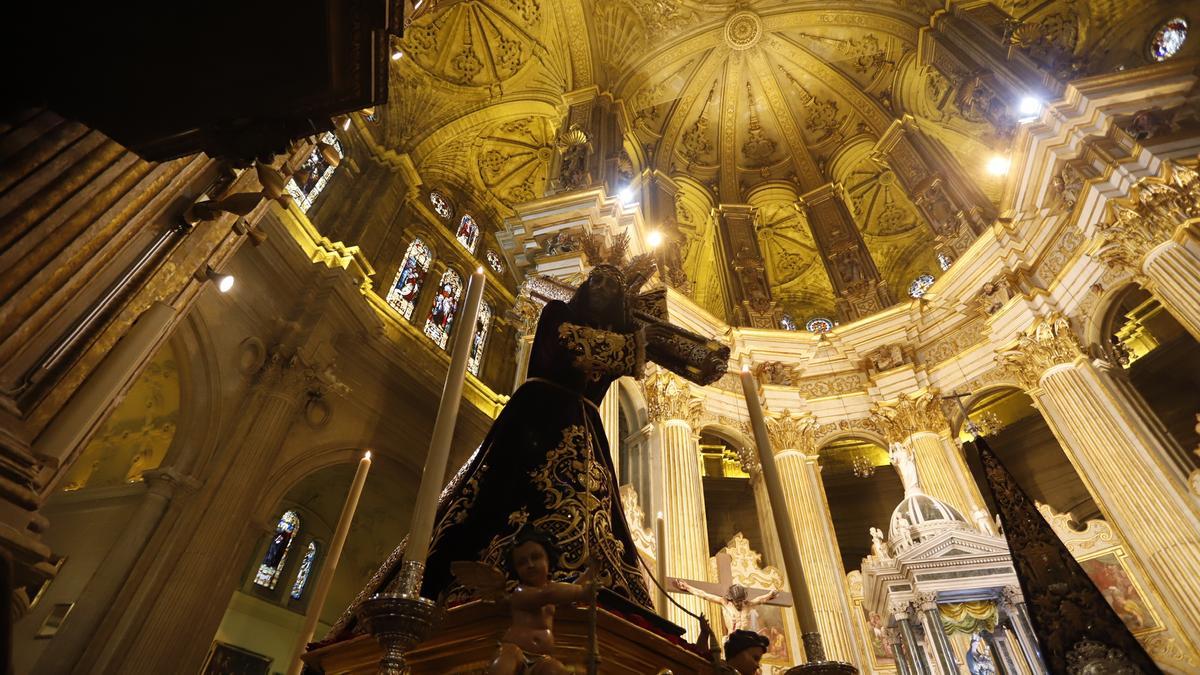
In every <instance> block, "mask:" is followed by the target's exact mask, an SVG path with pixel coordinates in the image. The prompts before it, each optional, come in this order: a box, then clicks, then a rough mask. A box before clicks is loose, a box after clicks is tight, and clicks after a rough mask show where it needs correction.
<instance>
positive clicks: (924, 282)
mask: <svg viewBox="0 0 1200 675" xmlns="http://www.w3.org/2000/svg"><path fill="white" fill-rule="evenodd" d="M932 285H933V275H932V274H922V275H921V276H919V277H917V278H916V279H913V282H912V283H911V284H909V285H908V294H909V295H910V296H912V297H914V298H922V297H925V292H926V291H928V290H929V287H930V286H932Z"/></svg>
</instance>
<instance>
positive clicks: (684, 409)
mask: <svg viewBox="0 0 1200 675" xmlns="http://www.w3.org/2000/svg"><path fill="white" fill-rule="evenodd" d="M642 386H643V388H644V390H645V393H646V406H647V409H648V412H649V415H650V420H651V422H653V424H654V426H655V432H656V434H657V435H658V442H659V447H660V449H661V455H660V456H661V457H662V466H663V500H662V504H663V514H664V516H665V520H666V542H660V543H659V546H660V547H662V549H661V550H662V551H664V552H665V554H666V560H667V575H668V576H671V577H674V578H676V579H693V580H697V581H701V580H707V579H708V527H707V520H705V515H704V484H703V481H702V479H701V473H700V438H699V436H697V435H696V434H694V433H693V432H692V423H691V420H692V417H693V416H692V401H691V388H690V387H689V386H688V384H687V383H686V382H684V381H683V380H682V379H681V378H679V377H678V376H676V375H674V374H672V373H670V372H667V371H665V370H658V371H656V372H655V373H654V374H652V375H650V376H648V377H646V379H645V380H643V381H642ZM664 544H665V546H664ZM663 583H664V584H665V583H666V582H665V580H663ZM672 599H673V600H674V601H675V602H678V603H679V604H680V605H683V606H684V607H687V608H688V609H689V610H691V611H692V612H694V613H697V614H700V613H703V614H705V615H707V616H708V617H710V618H712V617H713V609H712V608H711V607H709V605H708V603H707V602H705V601H704V600H701V599H700V598H697V597H694V596H691V595H685V594H682V593H674V594H672ZM667 618H668V619H669V620H671V621H672V622H674V623H676V624H678V625H680V626H683V627H684V628H685V629H686V631H687V633H686V635H687V637H688V639H690V640H695V639H696V636H697V635H698V634H699V630H700V625H699V624H698V623H697V622H696V620H695V619H693V618H691V617H690V616H688V615H687V614H685V613H684V612H682V611H681V610H680V609H679V608H678V607H676V606H674V605H673V604H670V603H668V608H667Z"/></svg>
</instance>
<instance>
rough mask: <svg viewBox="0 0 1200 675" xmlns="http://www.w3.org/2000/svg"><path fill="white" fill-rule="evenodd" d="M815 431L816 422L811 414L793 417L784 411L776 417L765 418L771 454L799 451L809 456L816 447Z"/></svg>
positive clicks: (789, 411)
mask: <svg viewBox="0 0 1200 675" xmlns="http://www.w3.org/2000/svg"><path fill="white" fill-rule="evenodd" d="M816 431H817V420H816V418H814V417H813V416H812V414H811V413H804V414H801V415H794V414H792V411H791V410H786V409H785V410H784V411H783V412H782V413H779V414H778V415H769V416H768V417H767V438H769V439H770V441H771V450H772V452H779V451H782V450H799V451H800V452H802V453H804V454H805V455H811V454H813V452H814V449H815V446H816Z"/></svg>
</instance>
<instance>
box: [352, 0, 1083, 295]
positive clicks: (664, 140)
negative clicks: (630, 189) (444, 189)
mask: <svg viewBox="0 0 1200 675" xmlns="http://www.w3.org/2000/svg"><path fill="white" fill-rule="evenodd" d="M932 11H933V7H932V4H930V5H929V6H926V5H925V4H923V2H922V1H921V0H906V1H904V2H885V1H884V0H878V1H876V0H867V1H863V2H853V3H850V2H844V3H842V2H839V3H825V4H816V3H807V2H801V3H797V2H786V1H784V0H749V1H747V0H737V1H736V2H723V1H716V2H702V1H701V0H567V1H565V2H555V3H551V2H547V1H546V0H445V1H443V2H437V3H430V5H429V6H428V7H427V8H426V9H425V10H424V11H421V12H419V13H418V14H417V15H416V16H415V17H414V18H413V22H412V24H411V26H409V28H408V29H406V32H405V37H404V38H403V40H401V41H399V42H398V43H397V45H398V47H399V49H400V50H401V51H402V52H403V57H402V58H399V59H398V60H396V61H394V62H393V64H392V73H391V78H392V83H393V97H392V102H391V103H389V104H388V106H387V109H386V110H385V113H384V115H382V119H381V120H380V122H379V123H378V125H377V126H376V127H375V128H374V129H371V130H370V132H371V134H372V135H373V136H374V138H375V141H376V142H377V143H378V144H379V146H380V147H381V148H384V149H385V150H384V151H385V152H387V151H392V152H398V153H407V154H408V155H409V156H410V157H411V159H412V161H413V164H414V165H415V167H416V169H417V171H418V173H419V174H420V175H421V176H422V177H424V178H425V179H426V180H434V181H444V182H447V183H452V184H454V185H456V186H458V187H459V188H461V189H463V190H466V191H470V192H472V193H475V194H476V195H477V201H479V202H480V203H481V204H483V205H485V207H486V209H487V210H490V211H492V214H491V215H492V217H493V218H492V219H493V220H495V221H500V220H503V219H504V218H505V217H508V216H510V215H512V214H513V213H515V211H514V209H513V207H514V206H516V205H517V204H520V203H521V202H523V201H528V200H530V199H535V198H539V197H541V196H542V195H544V194H546V191H547V189H548V187H549V184H550V181H552V180H553V174H554V172H555V170H556V169H555V166H556V162H557V157H558V155H557V150H556V138H557V137H558V135H559V134H560V133H561V132H562V130H563V128H564V126H565V125H566V123H567V117H568V116H567V113H568V111H570V110H572V109H573V108H572V106H574V105H575V104H574V103H573V101H578V100H582V99H581V98H580V97H581V96H584V94H582V93H581V92H586V91H589V90H594V91H595V92H597V96H599V97H600V98H603V100H605V101H609V102H611V106H612V108H613V109H615V110H619V113H618V117H619V118H620V122H619V127H620V128H619V133H620V135H621V140H622V142H623V143H624V148H625V153H624V156H623V157H621V158H618V159H620V160H621V161H624V162H625V163H626V164H629V165H630V166H628V167H627V170H626V171H624V172H623V173H622V176H625V178H624V179H623V180H626V181H628V180H633V179H632V178H631V177H633V176H637V175H639V174H641V173H642V172H647V171H649V172H653V173H654V174H656V175H661V176H665V177H668V178H669V180H670V181H672V182H673V184H674V185H675V186H676V188H673V189H677V190H678V192H677V193H676V194H675V197H674V199H675V201H676V205H675V219H674V221H673V222H670V223H656V225H657V226H660V227H663V228H666V229H667V230H669V231H668V232H667V235H668V237H669V239H671V240H673V241H677V242H679V249H680V259H681V260H682V261H683V264H682V266H683V271H684V272H685V273H686V275H687V284H686V290H687V292H688V293H689V294H690V295H691V296H692V298H693V299H694V300H696V302H697V303H699V304H700V305H702V306H704V307H707V308H709V309H710V311H712V312H713V313H714V314H718V315H723V314H724V313H725V311H726V310H727V308H728V307H729V306H731V304H732V303H731V301H730V298H727V297H726V295H728V294H729V293H730V291H729V289H727V288H724V287H723V285H724V282H722V281H721V280H720V279H719V278H718V276H719V275H717V274H714V270H715V269H717V268H716V267H715V265H714V263H716V262H718V261H717V260H716V257H715V256H716V250H717V249H718V248H719V247H720V241H721V235H720V232H721V230H720V228H721V227H723V226H722V225H721V220H720V218H719V217H717V216H716V215H715V211H714V210H715V209H717V208H718V207H719V205H721V204H749V205H752V206H754V207H755V209H756V211H755V214H756V215H755V222H754V227H755V231H756V233H757V236H758V240H759V247H760V251H761V256H762V258H763V261H764V263H765V273H766V277H767V282H768V284H769V286H770V291H771V296H772V299H773V300H774V301H775V302H776V303H777V305H778V307H779V309H780V310H781V311H786V312H788V313H791V314H792V315H793V316H795V317H808V316H815V315H822V316H830V315H835V314H837V311H836V310H837V307H836V304H835V300H836V299H837V298H838V297H839V295H838V292H837V291H835V288H834V282H832V281H831V279H830V278H829V275H830V273H831V272H830V269H829V266H828V265H827V264H826V262H825V261H823V260H822V255H821V253H820V246H818V243H817V241H816V239H814V233H813V231H812V230H813V223H810V222H809V221H808V218H809V214H808V213H806V211H805V207H804V200H803V196H804V195H806V194H809V193H812V192H814V191H817V190H819V189H822V188H823V186H826V185H829V184H831V183H832V184H835V185H836V186H837V187H836V189H837V191H838V194H839V195H841V196H840V197H839V198H840V199H842V200H843V201H844V203H845V206H846V208H847V210H848V212H849V215H850V218H851V219H852V220H853V224H854V225H855V227H856V228H857V229H858V230H859V233H860V234H861V239H862V244H863V246H865V248H866V250H867V252H868V253H869V255H870V257H871V259H872V260H873V261H874V264H875V267H876V268H877V269H878V270H879V278H880V280H881V281H882V284H881V285H882V286H886V287H887V289H888V292H889V293H890V294H891V295H892V296H893V297H895V298H899V299H901V300H904V299H906V289H907V287H908V284H909V283H910V282H911V281H912V279H913V278H915V277H916V276H917V275H920V274H925V273H931V274H935V275H936V274H938V273H939V267H938V265H937V261H936V258H935V257H934V250H933V247H932V246H930V245H929V242H930V241H931V239H932V237H933V236H934V231H935V228H934V226H933V225H931V224H930V223H929V222H927V220H926V218H928V217H931V216H928V215H927V214H928V212H927V211H923V210H922V209H926V208H927V207H925V206H921V207H920V208H919V207H918V205H919V204H921V203H923V202H921V201H920V200H919V199H917V196H916V195H914V194H911V192H912V185H911V181H910V183H909V184H906V183H905V182H904V181H902V180H900V178H899V177H897V176H896V175H895V173H893V167H891V166H889V164H888V162H887V161H885V160H884V159H883V158H882V156H881V153H882V150H881V149H880V144H881V143H883V142H884V141H883V140H882V139H885V138H887V136H888V134H889V133H892V134H893V135H894V131H895V129H894V127H895V125H896V124H897V120H901V119H907V120H910V127H909V128H912V129H915V130H919V133H921V134H924V135H925V136H927V137H928V138H929V139H932V141H933V142H935V143H936V144H937V145H939V146H940V147H941V148H943V150H944V152H945V154H946V156H947V157H949V158H952V160H953V161H954V162H956V163H957V166H959V167H960V168H961V173H962V174H963V178H964V179H965V180H967V181H969V182H971V183H973V184H974V185H975V186H977V187H978V189H979V190H980V192H981V194H982V195H983V196H984V198H985V199H986V200H990V202H991V204H992V205H993V206H994V204H996V203H997V202H998V201H999V198H1000V196H1001V191H1002V187H1003V184H1002V180H1001V179H997V178H992V177H989V176H988V175H987V174H986V172H985V171H984V170H983V166H982V165H981V158H983V157H986V156H987V155H989V154H991V153H993V152H995V151H997V150H1002V149H1003V148H1005V147H1006V144H1007V143H1008V142H1009V137H1007V136H1005V134H1004V133H1003V130H998V129H997V128H996V125H995V123H994V121H993V120H989V119H987V118H986V116H985V115H984V114H983V112H981V110H980V108H979V107H978V106H975V107H972V105H971V102H970V101H967V102H965V103H964V101H963V100H962V95H961V91H960V84H961V73H949V72H941V71H940V70H938V68H939V67H941V66H940V65H939V66H934V65H930V61H929V59H928V58H925V57H924V56H920V55H919V54H920V53H921V52H920V48H919V46H920V45H921V44H923V42H922V41H923V40H924V38H922V30H926V31H927V30H928V28H929V25H930V12H932ZM1038 18H1039V21H1040V22H1041V23H1039V26H1041V28H1039V30H1041V32H1040V33H1038V35H1048V36H1050V37H1052V38H1054V39H1059V38H1061V39H1063V40H1067V41H1070V42H1072V44H1076V45H1078V44H1082V43H1083V42H1085V41H1086V40H1087V39H1088V38H1087V36H1086V34H1085V32H1084V31H1083V30H1082V29H1081V28H1080V26H1082V25H1083V23H1082V19H1078V20H1075V21H1074V23H1073V22H1072V19H1071V18H1070V17H1063V18H1061V20H1059V19H1054V18H1053V17H1050V18H1043V17H1042V15H1041V14H1039V15H1038ZM1056 21H1057V23H1056ZM1042 24H1045V25H1044V26H1043V25H1042ZM1055 26H1058V28H1055ZM1032 30H1033V29H1032V28H1030V29H1026V33H1030V32H1031V31H1032ZM1055 31H1057V32H1055ZM1064 36H1065V37H1064ZM1046 39H1050V38H1046ZM597 100H599V99H597ZM604 105H609V104H608V103H605V104H604ZM571 114H574V113H571ZM588 114H591V113H588ZM571 119H573V120H574V119H575V118H571ZM906 124H908V123H906ZM889 130H891V131H889ZM896 170H898V169H896ZM923 214H926V215H923Z"/></svg>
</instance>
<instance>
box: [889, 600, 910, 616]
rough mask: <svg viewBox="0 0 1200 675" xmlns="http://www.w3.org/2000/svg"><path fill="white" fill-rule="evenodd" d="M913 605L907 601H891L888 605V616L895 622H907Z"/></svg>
mask: <svg viewBox="0 0 1200 675" xmlns="http://www.w3.org/2000/svg"><path fill="white" fill-rule="evenodd" d="M912 609H913V604H912V603H911V602H909V601H908V600H893V601H892V602H891V603H890V604H889V605H888V614H891V615H892V618H894V619H895V620H897V621H908V619H909V617H911V616H912Z"/></svg>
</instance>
